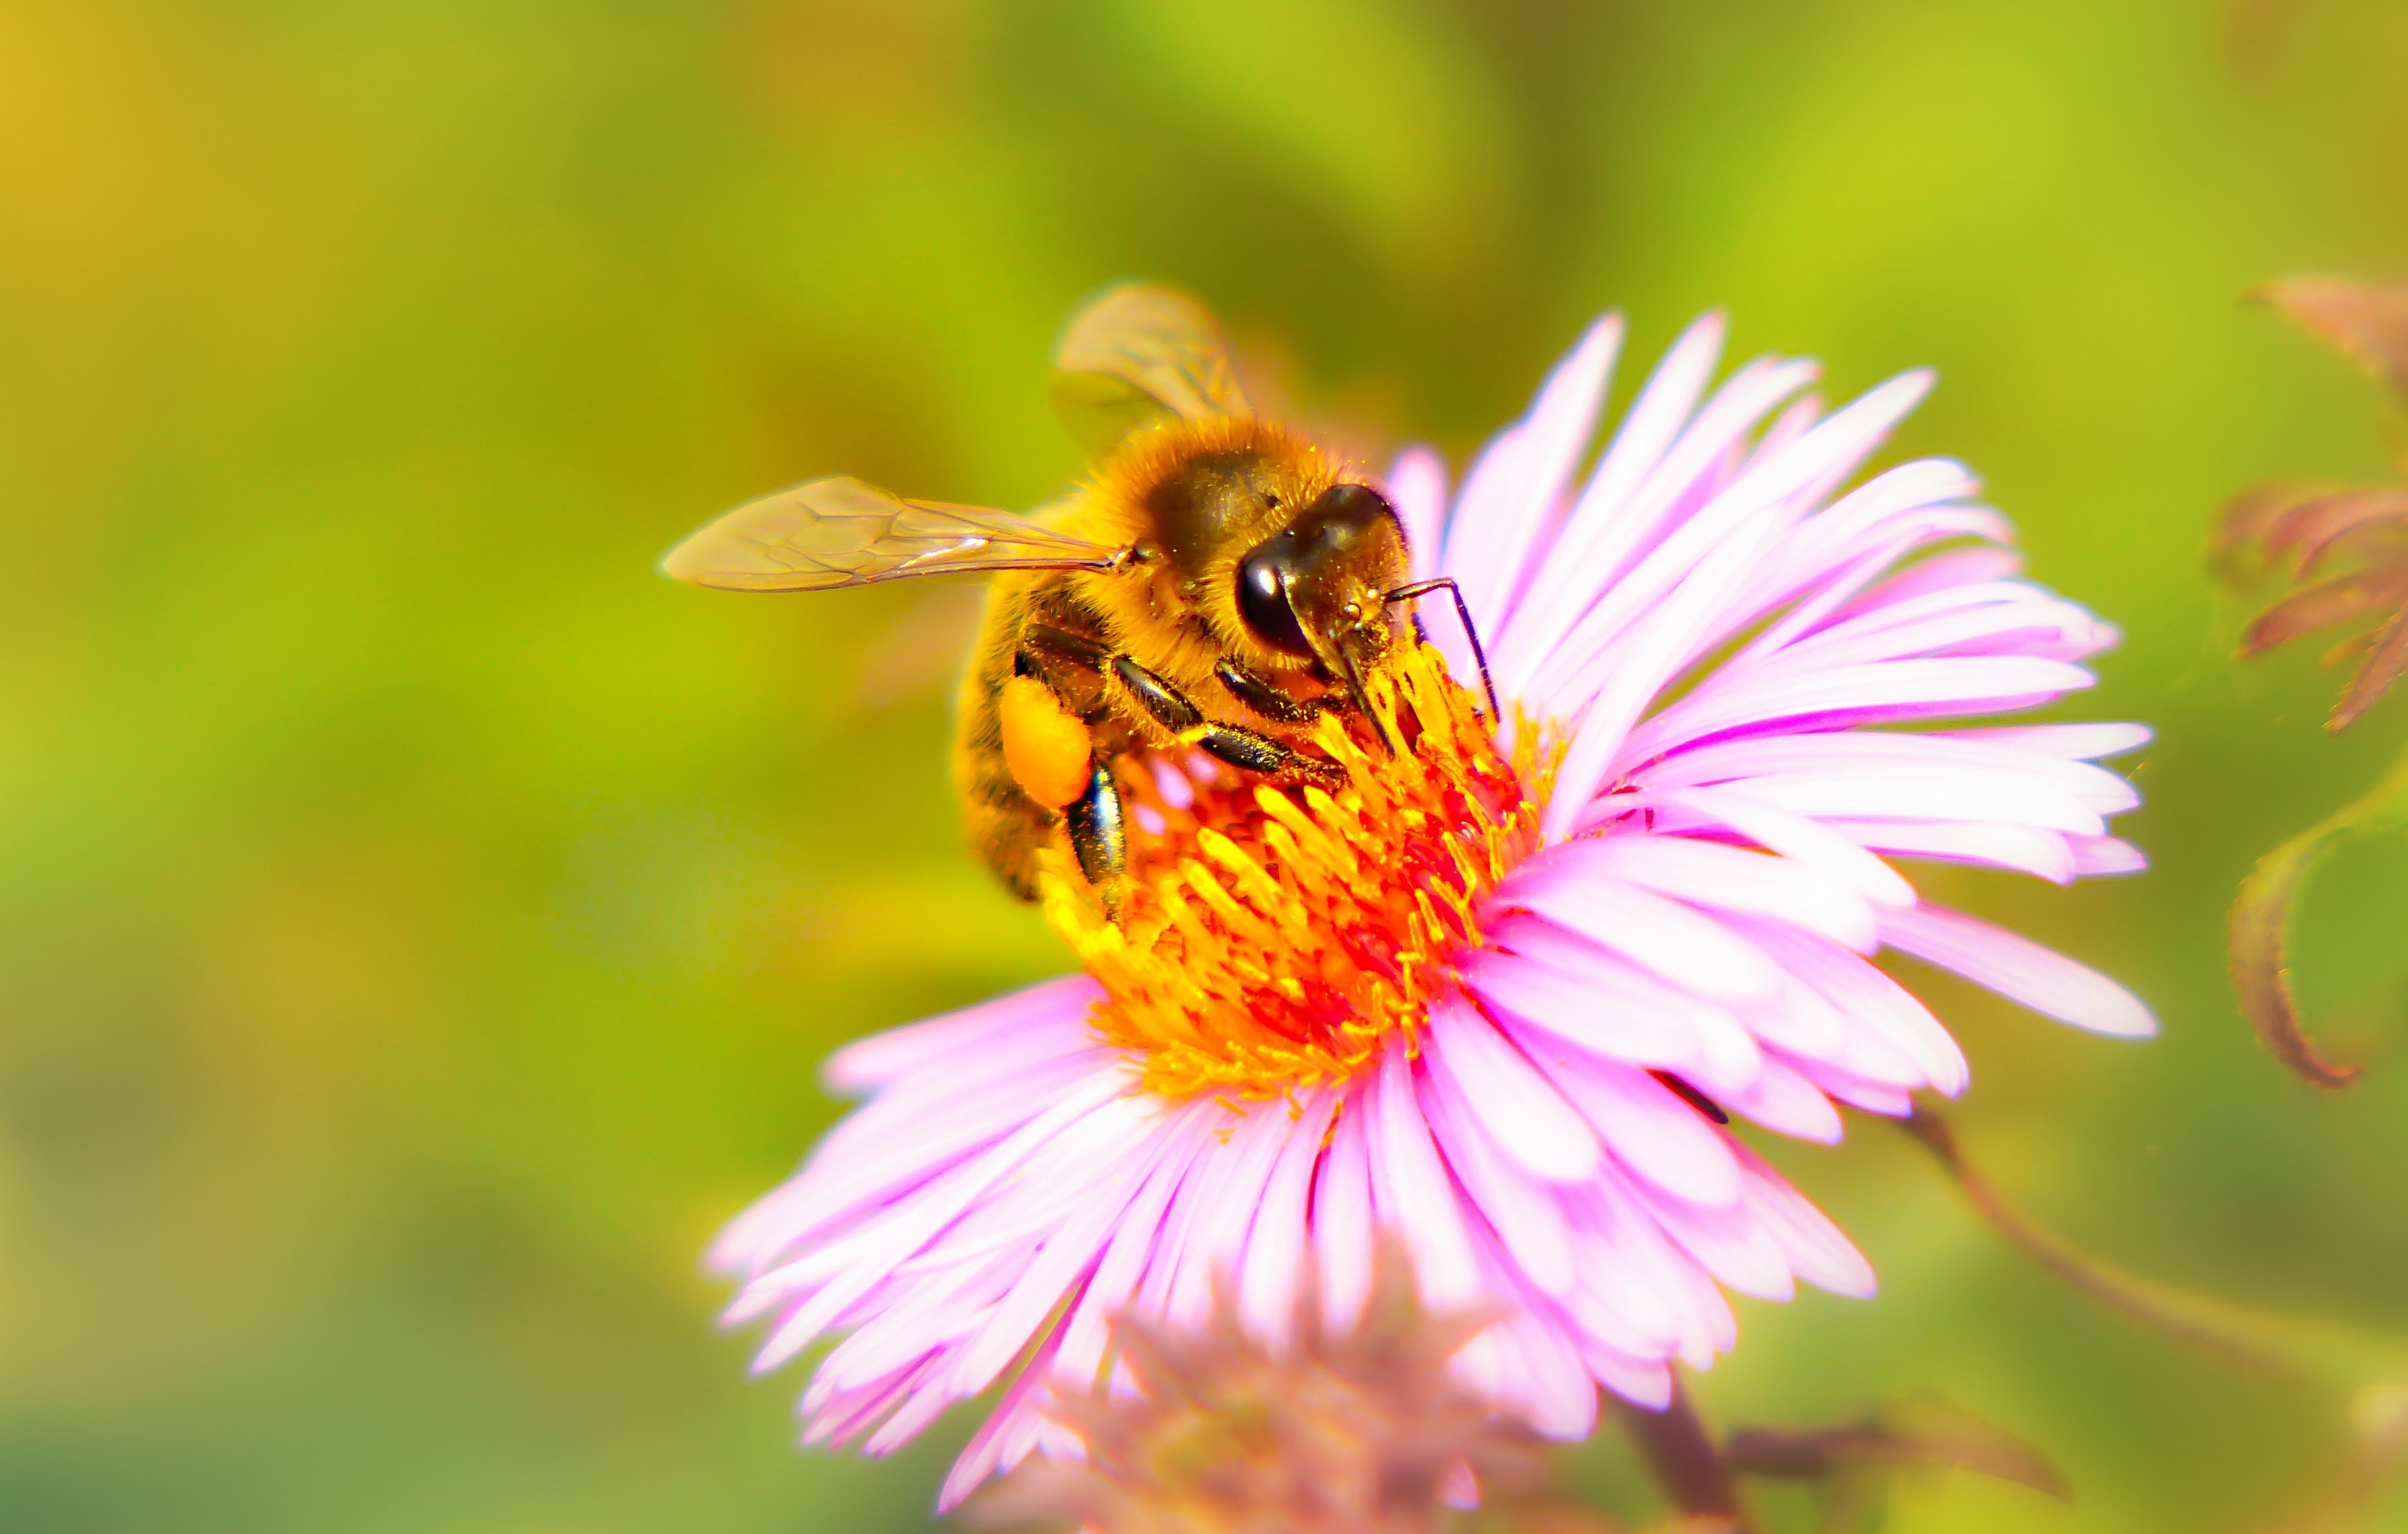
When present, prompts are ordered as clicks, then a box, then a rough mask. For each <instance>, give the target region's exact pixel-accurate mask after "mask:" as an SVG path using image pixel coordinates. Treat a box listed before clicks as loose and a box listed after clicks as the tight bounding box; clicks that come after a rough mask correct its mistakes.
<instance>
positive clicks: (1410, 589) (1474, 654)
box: [1380, 575, 1505, 724]
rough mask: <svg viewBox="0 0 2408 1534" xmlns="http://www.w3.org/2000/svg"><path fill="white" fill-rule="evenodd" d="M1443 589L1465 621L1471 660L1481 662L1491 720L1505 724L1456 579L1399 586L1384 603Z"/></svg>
mask: <svg viewBox="0 0 2408 1534" xmlns="http://www.w3.org/2000/svg"><path fill="white" fill-rule="evenodd" d="M1441 586H1443V587H1445V588H1446V594H1447V595H1449V596H1452V597H1454V598H1455V616H1456V617H1457V618H1460V619H1461V620H1463V637H1464V638H1467V639H1469V640H1470V641H1471V658H1472V659H1473V660H1475V661H1477V662H1479V663H1480V690H1481V691H1482V692H1484V693H1486V694H1487V695H1488V717H1489V719H1490V720H1491V721H1492V722H1494V723H1496V724H1503V723H1504V722H1505V711H1504V710H1502V709H1499V708H1498V707H1497V684H1496V683H1495V682H1493V681H1489V680H1488V652H1487V651H1486V650H1485V649H1484V648H1482V646H1481V643H1480V630H1478V629H1477V628H1474V627H1473V626H1472V624H1471V609H1469V608H1468V607H1465V606H1464V605H1463V589H1462V588H1461V587H1459V586H1457V585H1456V584H1455V577H1453V576H1451V575H1441V576H1440V577H1438V578H1437V579H1436V580H1432V581H1414V582H1412V584H1411V585H1406V586H1398V588H1397V589H1396V590H1395V591H1392V592H1389V593H1387V594H1386V595H1383V596H1382V597H1381V598H1380V600H1381V601H1382V602H1403V601H1408V600H1410V599H1412V598H1413V597H1416V596H1421V595H1426V594H1427V593H1429V592H1434V591H1436V590H1438V589H1439V588H1440V587H1441Z"/></svg>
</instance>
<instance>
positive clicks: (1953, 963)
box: [1882, 905, 2157, 1039]
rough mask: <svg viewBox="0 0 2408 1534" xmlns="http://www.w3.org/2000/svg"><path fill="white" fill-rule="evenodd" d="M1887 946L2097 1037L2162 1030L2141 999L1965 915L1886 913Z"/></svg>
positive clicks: (1933, 909) (1928, 910) (1921, 909)
mask: <svg viewBox="0 0 2408 1534" xmlns="http://www.w3.org/2000/svg"><path fill="white" fill-rule="evenodd" d="M1882 940H1883V941H1885V942H1887V943H1889V944H1890V945H1891V946H1893V947H1895V948H1898V949H1899V950H1901V951H1902V952H1905V953H1912V954H1914V956H1915V957H1916V958H1919V959H1924V960H1927V961H1928V962H1929V963H1932V964H1936V965H1938V966H1940V967H1941V968H1943V969H1953V970H1955V971H1956V972H1957V973H1958V974H1960V975H1962V976H1964V977H1965V978H1966V979H1967V980H1970V981H1971V982H1973V983H1975V984H1976V985H1985V986H1987V987H1989V988H1990V989H1991V990H1993V991H1996V992H1998V993H1999V994H2000V996H2005V997H2007V998H2008V999H2009V1000H2011V1001H2020V1002H2022V1003H2023V1004H2024V1005H2025V1006H2027V1007H2029V1008H2030V1009H2031V1010H2032V1011H2036V1012H2042V1013H2045V1014H2047V1015H2048V1016H2050V1017H2054V1018H2056V1019H2057V1020H2058V1021H2059V1022H2062V1023H2071V1024H2072V1025H2074V1026H2076V1027H2080V1028H2088V1029H2089V1030H2091V1031H2092V1032H2093V1033H2106V1034H2115V1035H2118V1036H2121V1037H2123V1038H2127V1039H2139V1038H2145V1037H2147V1036H2148V1035H2150V1034H2153V1033H2156V1032H2157V1019H2156V1018H2154V1017H2151V1016H2150V1015H2149V1009H2148V1008H2147V1007H2145V1006H2143V1005H2142V1003H2141V998H2140V997H2138V996H2134V995H2133V994H2132V993H2131V992H2129V991H2128V990H2126V989H2125V988H2124V987H2123V986H2121V985H2118V984H2116V983H2115V982H2114V981H2112V980H2109V979H2108V978H2107V977H2106V976H2104V975H2102V974H2100V972H2099V971H2098V970H2096V969H2093V968H2090V967H2089V966H2088V965H2085V964H2077V963H2075V962H2074V961H2073V960H2071V959H2069V958H2067V957H2066V956H2065V955H2064V954H2062V953H2057V951H2056V950H2055V949H2052V948H2043V947H2042V946H2041V945H2040V944H2039V943H2036V942H2034V941H2032V940H2031V939H2029V938H2027V937H2025V936H2023V935H2022V934H2021V933H2019V932H2010V931H2008V930H2007V929H2006V928H2004V927H2001V926H1993V925H1990V924H1989V923H1987V922H1985V921H1982V920H1981V919H1980V918H1978V917H1973V916H1968V915H1966V914H1965V913H1964V912H1962V911H1957V910H1944V909H1942V908H1941V907H1939V906H1928V905H1927V906H1917V907H1916V908H1914V910H1903V911H1889V912H1885V914H1884V915H1883V918H1882Z"/></svg>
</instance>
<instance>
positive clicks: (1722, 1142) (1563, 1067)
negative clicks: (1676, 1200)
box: [1546, 1058, 1740, 1206]
mask: <svg viewBox="0 0 2408 1534" xmlns="http://www.w3.org/2000/svg"><path fill="white" fill-rule="evenodd" d="M1546 1064H1547V1066H1548V1074H1549V1075H1550V1076H1551V1077H1553V1078H1554V1080H1555V1084H1556V1085H1557V1086H1560V1087H1562V1088H1563V1090H1564V1095H1565V1096H1566V1097H1570V1099H1571V1100H1572V1104H1573V1106H1575V1107H1577V1108H1578V1109H1579V1110H1580V1111H1582V1112H1583V1113H1584V1114H1585V1115H1586V1116H1587V1118H1588V1121H1589V1123H1590V1124H1591V1125H1594V1126H1595V1128H1596V1129H1597V1132H1598V1136H1599V1137H1601V1138H1602V1139H1603V1140H1605V1143H1606V1146H1607V1148H1608V1149H1609V1150H1611V1151H1613V1156H1614V1159H1615V1160H1616V1161H1619V1162H1621V1163H1622V1164H1623V1165H1624V1166H1626V1167H1627V1168H1630V1169H1631V1170H1632V1171H1634V1172H1636V1173H1638V1174H1639V1176H1641V1178H1643V1179H1645V1180H1646V1181H1647V1182H1649V1183H1653V1184H1655V1185H1656V1187H1659V1188H1661V1189H1663V1190H1664V1191H1665V1192H1667V1193H1670V1194H1672V1195H1674V1196H1676V1197H1680V1198H1682V1199H1684V1200H1686V1201H1688V1202H1690V1203H1694V1204H1700V1205H1713V1206H1721V1205H1727V1204H1729V1203H1731V1202H1733V1201H1734V1200H1736V1199H1737V1198H1738V1197H1739V1192H1740V1185H1739V1166H1738V1163H1736V1162H1734V1161H1733V1160H1732V1159H1731V1154H1730V1146H1729V1144H1728V1142H1727V1140H1726V1139H1725V1137H1724V1136H1723V1135H1722V1134H1721V1133H1720V1132H1718V1131H1717V1130H1716V1129H1715V1128H1714V1126H1713V1125H1712V1124H1711V1123H1709V1122H1708V1121H1707V1120H1706V1119H1705V1118H1704V1117H1703V1116H1702V1115H1701V1114H1699V1111H1697V1110H1696V1109H1694V1108H1692V1107H1690V1106H1689V1105H1688V1104H1687V1103H1685V1102H1684V1101H1682V1100H1681V1098H1680V1097H1676V1096H1674V1095H1673V1093H1672V1091H1671V1090H1670V1088H1668V1087H1666V1086H1664V1085H1663V1084H1662V1083H1661V1082H1657V1081H1656V1079H1655V1078H1654V1077H1652V1076H1650V1075H1648V1074H1647V1073H1646V1072H1645V1071H1641V1070H1633V1069H1631V1068H1628V1067H1627V1066H1617V1065H1614V1064H1612V1063H1611V1062H1608V1061H1604V1060H1597V1059H1582V1058H1572V1059H1566V1060H1556V1061H1550V1062H1547V1063H1546Z"/></svg>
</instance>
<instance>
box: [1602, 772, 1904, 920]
mask: <svg viewBox="0 0 2408 1534" xmlns="http://www.w3.org/2000/svg"><path fill="white" fill-rule="evenodd" d="M1674 760H1675V761H1677V760H1679V758H1677V757H1676V758H1674ZM1646 798H1647V800H1648V801H1649V802H1650V803H1654V804H1656V805H1659V806H1663V807H1665V808H1668V809H1672V810H1685V811H1687V812H1688V813H1689V814H1691V815H1694V816H1698V817H1700V818H1701V819H1703V820H1705V821H1707V822H1710V823H1713V824H1722V825H1727V826H1729V827H1730V828H1731V829H1732V830H1734V831H1737V832H1738V833H1739V834H1740V835H1742V836H1743V837H1745V838H1747V839H1749V840H1751V841H1753V842H1755V843H1756V844H1757V845H1758V846H1760V847H1762V848H1763V849H1764V850H1765V851H1767V852H1769V853H1778V854H1779V855H1780V856H1783V857H1785V858H1788V859H1790V860H1791V861H1793V862H1796V863H1798V864H1799V865H1801V866H1802V867H1809V868H1812V869H1813V870H1814V871H1815V872H1817V873H1820V874H1823V875H1825V876H1826V877H1828V878H1830V879H1833V880H1836V881H1838V882H1840V883H1842V884H1844V885H1846V886H1847V887H1848V888H1850V889H1852V890H1854V891H1856V893H1857V894H1858V895H1861V896H1864V897H1865V898H1866V899H1867V900H1869V901H1871V903H1872V904H1874V905H1876V906H1890V907H1899V906H1909V905H1913V904H1914V886H1913V885H1912V884H1909V883H1908V882H1906V881H1905V880H1904V879H1902V878H1900V877H1899V873H1898V870H1896V869H1895V868H1892V867H1890V866H1889V865H1888V864H1886V863H1884V862H1883V861H1882V860H1881V859H1880V858H1877V857H1875V856H1873V855H1872V854H1871V853H1868V852H1866V851H1865V850H1864V849H1863V848H1862V847H1860V846H1858V845H1856V843H1855V842H1853V841H1851V840H1849V839H1847V838H1845V837H1843V836H1841V835H1840V834H1838V833H1837V832H1834V831H1832V830H1830V829H1829V828H1828V827H1826V826H1824V825H1822V824H1818V823H1817V822H1815V821H1814V820H1813V819H1812V818H1810V817H1808V816H1805V815H1800V814H1796V813H1793V812H1792V811H1790V810H1785V809H1781V808H1778V807H1776V806H1773V805H1770V804H1767V803H1765V802H1764V801H1763V800H1761V799H1759V798H1756V796H1753V795H1751V794H1749V793H1748V792H1747V791H1746V788H1745V787H1744V785H1742V786H1741V787H1739V788H1730V789H1724V788H1672V789H1662V790H1654V789H1651V790H1649V791H1648V793H1647V795H1646Z"/></svg>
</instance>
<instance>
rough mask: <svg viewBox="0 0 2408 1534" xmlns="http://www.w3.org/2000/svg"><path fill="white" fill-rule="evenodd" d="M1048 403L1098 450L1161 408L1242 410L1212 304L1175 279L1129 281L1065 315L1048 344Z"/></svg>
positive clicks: (1201, 413) (1203, 415) (1241, 394)
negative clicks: (1055, 339)
mask: <svg viewBox="0 0 2408 1534" xmlns="http://www.w3.org/2000/svg"><path fill="white" fill-rule="evenodd" d="M1054 411H1055V412H1056V413H1057V414H1059V415H1060V416H1061V418H1062V423H1063V424H1064V425H1066V426H1068V427H1069V428H1070V435H1071V436H1073V437H1077V438H1078V439H1079V441H1080V443H1081V444H1082V446H1084V447H1085V448H1086V449H1087V450H1088V451H1089V452H1097V453H1100V452H1103V451H1104V450H1106V449H1108V448H1110V447H1111V445H1112V444H1113V443H1115V442H1117V441H1119V440H1120V439H1121V438H1122V437H1125V436H1126V435H1127V434H1128V433H1129V432H1130V431H1132V430H1134V429H1135V428H1137V427H1139V426H1141V425H1145V424H1147V423H1151V422H1154V421H1156V420H1159V419H1160V418H1162V417H1163V416H1165V415H1171V416H1176V417H1178V418H1179V419H1180V420H1182V421H1210V420H1212V419H1215V418H1217V417H1220V416H1231V415H1250V414H1252V413H1253V409H1252V407H1250V406H1249V405H1248V404H1247V403H1246V394H1245V391H1244V390H1243V389H1240V387H1239V386H1238V377H1237V374H1236V373H1234V372H1232V371H1231V370H1230V367H1229V346H1228V342H1227V341H1226V339H1224V338H1223V337H1222V335H1221V324H1220V322H1219V321H1217V320H1215V319H1213V318H1212V311H1211V309H1208V308H1205V307H1204V306H1203V305H1202V304H1200V303H1198V302H1197V300H1196V299H1195V298H1193V297H1191V296H1190V295H1188V294H1184V293H1182V292H1180V291H1179V290H1178V289H1177V288H1168V287H1163V286H1161V285H1159V284H1155V283H1145V282H1133V283H1128V284H1125V285H1124V286H1121V287H1116V288H1111V289H1109V290H1107V291H1106V292H1105V293H1104V294H1103V295H1102V296H1101V297H1099V298H1097V299H1096V300H1095V301H1093V302H1092V303H1090V304H1088V305H1087V307H1086V308H1082V309H1081V310H1080V311H1079V312H1078V313H1077V314H1074V315H1072V316H1071V317H1070V323H1069V325H1068V327H1067V328H1066V329H1064V331H1063V332H1062V339H1061V342H1060V343H1059V344H1058V345H1056V346H1055V347H1054Z"/></svg>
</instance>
